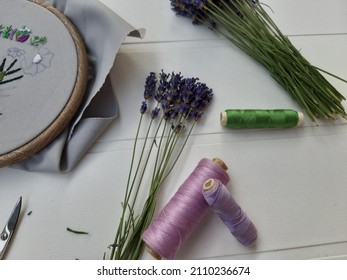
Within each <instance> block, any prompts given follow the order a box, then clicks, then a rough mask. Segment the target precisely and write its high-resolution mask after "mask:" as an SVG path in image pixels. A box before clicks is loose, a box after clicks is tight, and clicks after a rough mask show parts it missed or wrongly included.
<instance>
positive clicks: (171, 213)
mask: <svg viewBox="0 0 347 280" xmlns="http://www.w3.org/2000/svg"><path fill="white" fill-rule="evenodd" d="M225 168H226V167H225ZM209 178H216V179H219V180H220V181H222V182H223V183H224V184H227V183H228V182H229V176H228V174H227V173H226V171H225V170H224V169H223V168H222V167H221V165H219V164H217V163H216V162H214V161H211V160H209V159H202V160H201V161H200V162H199V164H198V165H197V167H196V168H195V169H194V171H193V172H192V173H191V174H190V175H189V177H188V178H187V179H186V180H185V181H184V183H183V184H182V185H181V186H180V187H179V189H178V190H177V192H176V194H175V195H174V196H173V197H172V198H171V200H170V201H169V202H168V204H167V205H166V206H165V207H164V208H163V209H162V210H161V211H160V213H159V215H158V216H157V217H156V218H155V219H153V221H152V223H151V224H150V226H149V227H148V228H147V230H146V231H145V232H144V234H143V236H142V239H143V241H144V242H145V243H146V245H147V246H148V247H149V248H150V250H151V251H152V252H154V253H155V254H156V255H159V256H160V257H162V258H165V259H173V258H174V257H175V255H176V253H177V251H178V249H179V248H180V247H181V245H182V244H183V243H184V241H185V240H186V239H187V238H188V237H189V235H190V234H191V233H192V232H193V231H194V229H195V228H196V227H197V225H198V224H199V223H200V222H201V220H202V218H203V217H204V215H205V214H206V212H207V210H208V208H209V207H208V204H207V203H206V201H205V198H204V196H203V194H202V192H201V189H202V186H203V184H204V182H205V181H206V180H207V179H209Z"/></svg>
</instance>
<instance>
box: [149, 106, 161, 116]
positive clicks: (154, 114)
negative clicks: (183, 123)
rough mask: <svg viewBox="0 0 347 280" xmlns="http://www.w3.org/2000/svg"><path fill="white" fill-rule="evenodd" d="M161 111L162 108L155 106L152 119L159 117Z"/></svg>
mask: <svg viewBox="0 0 347 280" xmlns="http://www.w3.org/2000/svg"><path fill="white" fill-rule="evenodd" d="M159 111H160V108H158V107H157V108H154V109H153V110H152V114H151V117H152V119H155V118H157V117H158V114H159Z"/></svg>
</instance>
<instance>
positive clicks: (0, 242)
mask: <svg viewBox="0 0 347 280" xmlns="http://www.w3.org/2000/svg"><path fill="white" fill-rule="evenodd" d="M21 207H22V197H20V198H19V199H18V201H17V203H16V205H15V206H14V208H13V210H12V213H11V215H10V217H9V219H8V221H7V223H6V225H5V227H4V229H3V231H2V232H1V233H0V260H1V259H2V257H3V256H4V254H5V251H6V248H7V245H8V244H9V243H10V240H11V237H12V235H13V232H14V231H15V229H16V225H17V222H18V218H19V214H20V209H21Z"/></svg>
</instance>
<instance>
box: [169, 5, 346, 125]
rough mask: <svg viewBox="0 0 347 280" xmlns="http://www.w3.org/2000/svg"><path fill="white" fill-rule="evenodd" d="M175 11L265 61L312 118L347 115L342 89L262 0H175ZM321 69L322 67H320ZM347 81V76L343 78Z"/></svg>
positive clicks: (258, 59) (276, 78)
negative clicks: (290, 36) (311, 59)
mask: <svg viewBox="0 0 347 280" xmlns="http://www.w3.org/2000/svg"><path fill="white" fill-rule="evenodd" d="M171 6H172V8H173V10H174V11H175V12H176V13H177V14H180V15H184V16H188V17H191V18H192V20H193V23H203V24H206V25H209V26H210V27H211V28H212V29H213V30H215V31H216V32H218V33H220V34H222V35H223V36H225V37H226V38H227V39H228V40H229V41H231V42H232V43H234V44H235V45H236V46H237V47H239V48H240V49H241V50H243V51H244V52H245V53H247V54H248V55H250V56H251V57H253V58H254V59H255V60H256V61H258V62H259V63H261V64H262V65H263V66H264V67H265V68H266V69H267V70H268V71H269V72H270V74H271V76H272V77H273V78H274V79H275V80H276V81H277V82H278V83H279V84H280V85H281V86H282V87H283V88H284V89H285V90H286V91H287V92H288V93H289V94H290V95H291V97H292V98H293V100H294V101H295V102H297V103H298V104H299V105H300V106H301V107H302V108H303V109H304V110H305V111H306V113H307V115H308V116H309V118H310V119H311V120H312V121H315V119H316V118H319V117H325V118H327V119H334V118H335V117H336V116H337V115H339V116H341V117H343V118H346V112H345V109H344V107H343V106H342V103H341V102H342V101H343V100H345V98H344V96H343V95H342V94H340V93H339V92H338V91H337V90H336V89H335V88H334V87H333V86H332V85H331V84H330V83H329V82H328V81H327V80H326V79H325V78H324V77H323V76H322V74H321V73H320V72H323V73H326V74H329V75H331V76H333V77H335V78H338V77H336V76H335V75H333V74H331V73H329V72H327V71H324V70H322V69H320V68H318V67H315V66H313V65H311V64H310V63H309V62H308V61H307V60H306V59H305V58H304V57H303V56H302V54H301V53H300V52H299V51H298V50H297V49H296V48H295V47H294V46H293V44H292V43H291V42H290V40H289V39H288V38H287V37H286V36H284V35H283V34H282V33H281V31H280V30H279V28H278V27H277V26H276V24H275V23H274V22H273V21H272V19H271V18H270V16H269V15H268V14H267V13H266V11H265V10H264V9H263V7H262V5H260V4H259V3H258V1H253V0H194V1H192V0H171ZM319 71H320V72H319ZM339 79H340V80H342V81H344V82H346V80H344V79H341V78H339Z"/></svg>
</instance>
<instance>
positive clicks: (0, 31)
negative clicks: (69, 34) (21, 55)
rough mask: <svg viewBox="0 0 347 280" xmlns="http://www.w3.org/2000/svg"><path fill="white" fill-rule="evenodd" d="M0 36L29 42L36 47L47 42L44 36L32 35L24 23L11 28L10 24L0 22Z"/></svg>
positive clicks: (20, 41)
mask: <svg viewBox="0 0 347 280" xmlns="http://www.w3.org/2000/svg"><path fill="white" fill-rule="evenodd" d="M0 37H2V38H4V39H8V40H15V41H17V42H19V43H24V42H27V41H28V39H29V38H30V40H29V42H30V44H31V45H32V46H34V47H38V46H39V45H44V44H46V43H47V41H48V39H47V37H46V36H38V35H34V36H32V31H31V30H30V29H29V28H28V27H26V26H25V25H24V26H22V27H20V28H12V25H9V26H5V25H2V24H0Z"/></svg>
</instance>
